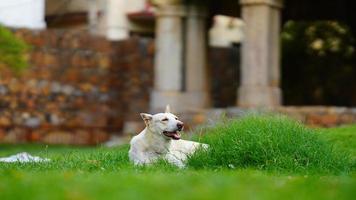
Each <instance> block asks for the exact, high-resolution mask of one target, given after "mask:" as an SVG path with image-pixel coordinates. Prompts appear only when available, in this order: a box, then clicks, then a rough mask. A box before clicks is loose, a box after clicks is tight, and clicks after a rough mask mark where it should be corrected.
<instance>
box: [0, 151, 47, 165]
mask: <svg viewBox="0 0 356 200" xmlns="http://www.w3.org/2000/svg"><path fill="white" fill-rule="evenodd" d="M48 161H50V159H48V158H40V157H38V156H32V155H31V154H29V153H27V152H22V153H18V154H15V155H12V156H9V157H3V158H0V162H6V163H13V162H20V163H27V162H48Z"/></svg>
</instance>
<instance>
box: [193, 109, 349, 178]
mask: <svg viewBox="0 0 356 200" xmlns="http://www.w3.org/2000/svg"><path fill="white" fill-rule="evenodd" d="M201 140H202V142H205V143H207V144H209V145H210V149H209V150H208V151H201V152H199V153H197V154H195V155H194V156H192V158H191V159H190V160H189V166H190V167H193V168H199V169H200V168H205V169H211V168H237V169H240V168H255V169H259V170H269V171H279V172H289V173H290V172H292V173H336V174H339V173H349V172H350V171H351V170H352V168H353V164H352V162H351V161H350V159H349V157H350V156H349V155H348V154H347V153H344V152H341V151H339V150H337V149H335V148H334V147H333V146H332V145H331V144H330V143H328V142H326V141H324V140H323V139H321V138H320V137H319V135H318V134H317V132H316V131H315V130H312V129H308V128H306V127H304V126H303V125H301V124H299V123H297V122H295V121H293V120H290V119H288V118H285V117H281V116H252V115H251V116H248V117H246V118H243V119H241V120H232V121H227V122H225V123H222V124H220V125H218V126H216V127H214V128H212V129H210V130H208V133H207V135H206V136H205V137H203V138H202V139H201Z"/></svg>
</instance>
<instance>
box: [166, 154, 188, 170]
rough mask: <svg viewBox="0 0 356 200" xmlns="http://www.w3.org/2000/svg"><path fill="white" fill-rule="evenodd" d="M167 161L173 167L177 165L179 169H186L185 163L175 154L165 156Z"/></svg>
mask: <svg viewBox="0 0 356 200" xmlns="http://www.w3.org/2000/svg"><path fill="white" fill-rule="evenodd" d="M165 159H166V160H167V161H168V162H169V163H170V164H172V165H175V166H177V167H179V168H181V169H182V168H184V167H185V164H184V161H183V160H181V159H179V158H177V156H175V155H174V154H171V153H168V154H167V155H166V156H165Z"/></svg>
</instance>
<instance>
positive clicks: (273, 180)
mask: <svg viewBox="0 0 356 200" xmlns="http://www.w3.org/2000/svg"><path fill="white" fill-rule="evenodd" d="M268 120H269V119H268ZM264 122H265V121H264ZM252 124H253V125H254V126H251V127H253V128H256V127H265V128H266V129H264V128H262V129H258V130H257V131H259V132H261V134H264V133H263V131H264V130H272V131H274V132H276V134H277V136H278V137H280V135H278V134H280V132H277V131H276V130H274V129H273V125H270V124H268V123H267V124H261V123H260V124H259V123H256V121H253V123H252ZM238 125H239V126H240V127H242V128H241V130H250V128H251V127H249V125H246V124H245V125H244V124H238ZM265 125H266V126H265ZM229 127H233V125H231V126H230V124H229ZM217 128H218V129H219V130H223V129H224V128H223V127H219V126H218V127H217ZM277 128H278V127H277ZM234 130H235V128H234ZM236 130H238V129H236ZM241 130H239V131H241ZM298 130H299V129H298ZM301 130H304V129H301ZM289 131H292V129H290V130H289ZM313 131H314V130H313ZM247 132H248V131H247ZM315 133H316V134H317V135H318V136H317V137H318V138H320V139H321V140H323V141H324V140H326V141H327V142H328V143H330V144H334V145H335V148H336V149H338V150H340V152H341V151H342V152H346V154H345V155H349V157H351V158H350V159H351V168H347V169H346V168H345V170H344V168H342V170H341V171H340V170H336V171H330V170H323V169H324V168H321V170H319V168H310V169H309V168H308V167H304V168H303V166H302V165H301V164H300V163H297V164H294V165H289V164H288V162H286V163H287V165H286V163H283V162H282V161H283V156H285V155H286V154H283V151H282V150H284V149H286V150H285V151H284V152H287V153H288V152H289V151H290V150H293V151H296V150H295V149H294V148H286V147H285V146H283V145H281V148H280V147H278V148H267V149H261V151H262V152H263V151H267V152H270V153H271V154H272V155H273V156H275V157H277V159H276V163H275V164H273V163H272V164H270V165H269V166H268V165H265V164H262V165H261V164H260V163H259V162H252V161H254V160H251V158H250V160H246V159H240V160H239V162H247V163H248V162H250V164H248V165H240V164H239V162H236V163H234V164H235V167H234V169H230V168H229V167H224V166H223V165H219V164H218V163H219V162H218V161H216V162H215V161H214V160H217V159H216V158H214V157H213V156H214V153H221V154H222V156H221V157H222V158H221V159H220V160H224V159H225V158H224V156H223V155H229V153H231V151H224V152H222V151H220V150H216V151H214V152H212V154H209V155H208V156H211V160H213V161H214V162H213V161H211V163H208V164H206V165H204V164H201V163H200V164H198V165H197V164H196V163H197V162H202V161H204V159H206V158H205V157H204V155H203V154H202V155H201V157H203V159H202V160H200V159H197V158H194V157H193V158H192V160H193V161H192V162H191V163H190V165H189V167H188V168H187V169H177V168H175V167H173V166H170V165H167V164H165V163H159V164H157V165H155V166H152V167H134V166H132V165H131V164H130V162H129V161H128V157H127V151H128V146H121V147H118V148H105V147H95V148H93V147H92V148H89V147H68V146H46V145H0V156H1V157H2V156H8V155H11V154H13V153H18V152H22V151H27V152H30V153H31V154H34V155H37V156H41V157H47V158H50V159H51V160H52V161H51V162H48V163H42V164H0V199H1V200H3V199H4V200H5V199H16V200H20V199H353V198H354V196H355V195H356V173H355V170H354V169H355V168H354V166H353V165H352V163H354V162H355V157H356V156H355V154H356V150H355V148H356V125H353V126H345V127H340V128H331V129H321V130H315ZM266 134H267V133H266ZM299 135H303V134H299V133H298V134H297V136H296V137H299ZM263 136H264V137H271V138H273V137H274V135H273V134H268V135H263ZM241 137H242V138H244V139H245V140H251V141H252V140H258V141H256V143H251V141H250V142H245V143H241V141H239V142H240V143H239V144H241V145H240V146H241V148H238V149H234V150H232V151H233V153H236V152H237V153H240V152H244V151H245V152H249V155H253V156H255V157H253V158H255V159H257V160H261V159H262V158H263V159H264V158H265V159H269V157H268V156H267V157H256V155H254V153H259V152H260V150H259V148H260V146H258V144H260V143H263V146H266V144H268V145H271V144H275V143H273V142H279V143H280V142H281V141H283V142H285V143H287V142H288V141H287V140H276V141H275V140H270V141H272V143H268V141H267V140H265V141H261V138H259V137H258V136H253V137H250V136H248V135H245V136H244V135H243V134H241ZM293 137H294V136H293V135H288V138H289V139H291V138H292V139H295V138H293ZM303 137H305V135H303ZM282 138H283V137H282ZM210 139H211V138H210ZM234 139H236V138H234ZM203 140H204V139H203ZM208 140H209V137H208V139H206V141H208ZM220 142H226V141H223V140H221V141H220ZM266 142H267V143H266ZM279 143H278V144H279ZM276 144H277V143H276ZM295 144H296V145H300V144H299V143H298V142H296V143H295ZM313 144H314V143H310V146H312V145H313ZM317 144H318V145H323V143H320V144H319V143H317ZM224 145H230V144H227V143H225V144H224ZM310 146H309V149H308V150H310V151H313V148H311V147H310ZM251 148H253V149H252V150H251ZM303 148H304V147H303ZM217 149H218V148H217ZM247 149H248V150H249V151H247ZM278 149H281V152H282V153H281V152H279V151H276V150H278ZM272 150H273V152H272ZM297 150H298V148H297ZM319 150H320V149H319ZM234 151H235V152H234ZM319 152H320V151H319ZM322 152H324V151H322ZM302 153H303V152H302ZM342 155H344V154H342ZM205 156H206V155H205ZM306 156H309V157H311V158H313V157H312V155H308V154H306ZM278 159H280V160H278ZM220 160H219V161H220ZM320 160H321V161H320V163H323V162H324V160H326V161H325V163H329V161H328V160H327V159H324V158H320ZM322 160H323V161H322ZM331 160H332V159H331ZM287 161H288V160H287ZM261 163H263V162H261ZM336 164H337V163H336ZM345 165H347V164H345ZM200 166H203V167H200ZM228 166H229V165H228ZM261 166H262V167H261ZM275 166H279V167H280V168H276V167H275ZM293 166H297V167H298V170H294V168H293ZM300 167H302V168H300ZM276 169H277V170H276ZM300 169H302V170H300ZM312 169H313V170H312ZM314 169H318V170H319V171H315V170H314Z"/></svg>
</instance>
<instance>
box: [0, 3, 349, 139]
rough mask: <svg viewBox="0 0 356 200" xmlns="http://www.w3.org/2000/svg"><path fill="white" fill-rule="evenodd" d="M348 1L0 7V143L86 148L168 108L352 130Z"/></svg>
mask: <svg viewBox="0 0 356 200" xmlns="http://www.w3.org/2000/svg"><path fill="white" fill-rule="evenodd" d="M355 9H356V8H355V6H354V5H353V4H352V3H350V1H348V0H339V1H325V0H324V1H322V0H314V1H307V0H285V1H284V2H283V1H281V0H240V1H238V0H220V1H215V0H210V1H202V0H200V1H199V0H151V1H148V0H17V1H12V0H1V1H0V24H1V27H0V97H1V98H0V142H4V143H20V142H41V143H49V144H58V143H60V144H81V145H89V144H98V143H102V142H105V141H108V140H110V138H112V137H113V136H115V137H116V136H122V135H127V134H136V133H139V132H140V130H141V129H142V128H143V123H142V122H141V119H140V117H139V113H140V112H162V111H163V108H164V106H165V105H166V104H170V105H171V106H172V107H173V111H174V112H176V113H178V114H179V115H180V116H181V117H182V118H183V120H184V121H185V122H186V124H187V128H188V129H189V128H192V127H195V126H196V125H199V124H203V123H210V122H211V121H215V120H218V119H219V118H221V116H222V115H223V116H227V117H239V116H242V115H244V113H246V112H249V111H250V110H263V111H272V112H278V113H283V114H287V115H289V116H291V117H293V118H296V119H298V120H300V121H302V122H304V123H306V124H308V125H310V126H326V127H330V126H337V125H340V124H346V123H355V121H356V108H355V105H356V66H355V65H356V60H355V59H356V57H355V32H356V20H355V19H356V14H355V12H354V10H355Z"/></svg>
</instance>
